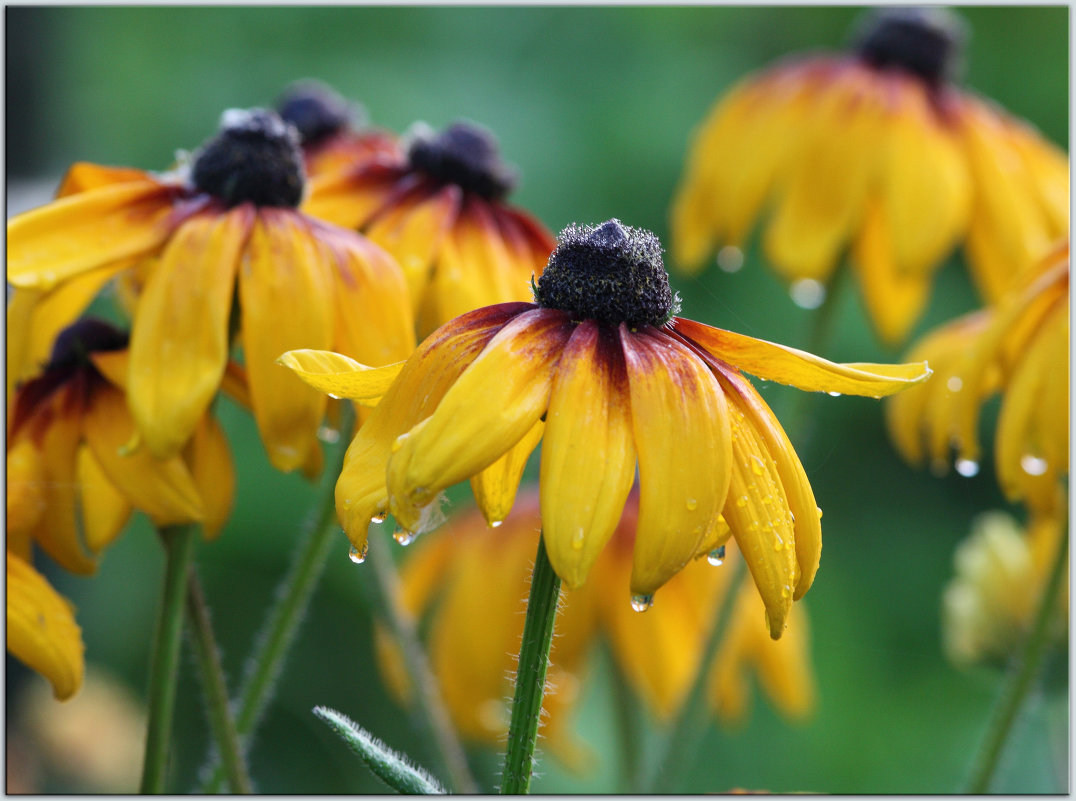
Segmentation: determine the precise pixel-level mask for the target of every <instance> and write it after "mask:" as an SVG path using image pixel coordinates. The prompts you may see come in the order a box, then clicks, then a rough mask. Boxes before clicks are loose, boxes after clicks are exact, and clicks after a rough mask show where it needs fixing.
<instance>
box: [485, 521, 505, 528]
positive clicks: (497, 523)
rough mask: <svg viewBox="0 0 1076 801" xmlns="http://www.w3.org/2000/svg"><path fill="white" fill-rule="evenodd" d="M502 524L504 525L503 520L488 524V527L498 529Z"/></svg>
mask: <svg viewBox="0 0 1076 801" xmlns="http://www.w3.org/2000/svg"><path fill="white" fill-rule="evenodd" d="M503 523H504V521H503V520H494V521H492V522H491V523H490V524H489V527H490V528H500V527H501V525H502V524H503Z"/></svg>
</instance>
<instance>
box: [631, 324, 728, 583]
mask: <svg viewBox="0 0 1076 801" xmlns="http://www.w3.org/2000/svg"><path fill="white" fill-rule="evenodd" d="M619 334H620V344H621V347H622V348H623V352H624V359H625V362H626V364H627V372H628V385H629V387H630V394H631V417H632V431H633V433H634V437H635V447H636V449H637V451H638V458H639V487H640V492H639V525H638V532H637V535H636V539H635V551H634V556H633V563H632V574H631V591H632V593H634V594H641V595H651V594H653V592H654V591H655V590H656V589H658V587H660V586H661V585H662V584H664V583H665V582H666V581H668V580H669V578H671V577H672V576H673V575H674V574H675V573H676V572H677V571H678V570H679V569H680V568H682V567H683V566H684V565H685V564H687V562H688V561H689V560H691V559H692V558H693V557H694V556H695V555H696V554H697V553H698V551H699V547H700V545H701V543H702V542H703V541H705V540H706V538H707V535H708V534H709V532H710V530H711V529H712V528H713V527H715V526H716V525H718V518H719V516H720V514H721V506H722V505H723V504H724V501H725V495H726V493H727V491H728V487H729V469H730V461H731V459H730V445H729V417H728V407H727V405H726V403H725V396H724V393H723V392H722V391H721V388H720V387H719V386H718V384H717V379H716V378H714V375H713V373H711V372H710V370H709V369H708V368H707V367H706V365H705V364H704V363H703V362H702V360H701V359H700V358H699V357H697V356H696V355H695V354H694V353H692V352H691V351H690V350H688V349H687V348H686V347H685V346H684V345H681V344H680V343H679V342H677V341H676V340H674V339H673V338H672V337H671V336H670V335H668V334H667V333H665V332H662V331H659V330H657V329H653V328H649V327H647V328H642V329H639V331H638V332H635V333H632V332H631V331H629V329H628V327H627V325H626V324H624V323H621V325H620V330H619Z"/></svg>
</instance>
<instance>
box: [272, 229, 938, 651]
mask: <svg viewBox="0 0 1076 801" xmlns="http://www.w3.org/2000/svg"><path fill="white" fill-rule="evenodd" d="M534 296H535V300H536V302H535V303H505V304H499V305H495V306H490V307H487V308H483V309H478V310H476V311H474V312H471V313H468V314H465V315H462V316H461V317H458V318H456V319H455V320H453V321H452V322H449V323H447V324H446V325H444V326H442V327H441V328H440V329H438V330H437V331H436V332H435V333H434V334H432V335H431V336H430V337H429V338H428V339H426V341H425V342H423V343H422V345H420V346H419V348H418V350H417V351H416V352H415V353H414V354H413V355H412V356H411V358H410V359H408V360H407V362H406V363H405V364H403V365H394V366H392V367H388V368H383V369H381V370H376V369H373V370H372V369H368V368H363V367H362V366H361V365H354V364H352V365H350V366H349V365H346V364H344V363H342V362H340V361H339V360H336V362H335V366H332V368H331V369H329V366H330V365H333V364H334V363H333V362H332V361H330V360H329V358H326V357H324V355H321V354H317V353H309V352H307V353H303V352H299V353H292V354H285V356H284V357H283V360H282V361H283V362H284V363H285V364H288V365H289V366H291V367H292V368H293V369H296V370H297V372H299V373H300V374H301V375H304V377H305V378H307V380H308V381H310V382H311V383H313V384H314V385H315V386H319V387H320V388H322V389H323V390H325V391H328V392H331V393H333V394H335V395H339V396H341V397H352V398H367V399H369V398H375V397H378V396H380V395H382V394H383V395H384V397H383V398H382V400H381V402H380V403H379V404H378V406H377V408H375V409H374V410H373V412H372V413H371V415H370V418H369V420H368V421H367V422H366V424H365V425H364V426H363V427H362V428H361V429H360V430H359V432H358V434H357V435H356V437H355V439H354V440H353V441H352V443H351V446H350V447H349V449H348V451H347V454H346V457H345V463H344V467H343V471H342V472H341V475H340V480H339V481H338V482H337V485H336V500H337V505H336V508H337V513H338V515H339V517H340V520H341V522H342V524H343V526H344V530H345V532H346V533H347V535H348V536H349V537H350V538H351V541H352V543H353V545H354V547H356V548H357V549H359V550H360V551H361V549H362V548H363V547H365V543H366V533H367V527H368V525H369V522H370V520H371V519H372V518H381V517H382V516H383V515H385V513H386V512H391V513H392V514H393V516H394V517H395V518H396V522H397V523H398V524H399V526H401V527H402V530H401V532H400V538H401V539H403V540H404V541H407V540H409V539H410V538H411V537H412V536H413V534H414V533H416V532H420V531H423V530H425V529H427V528H428V527H429V525H430V523H431V521H433V520H434V519H435V518H436V513H437V509H438V506H439V502H438V495H439V493H440V492H441V490H443V489H444V488H446V487H448V486H450V485H452V484H455V483H456V482H458V481H461V480H463V479H466V478H470V479H471V484H472V487H473V488H474V489H475V495H476V498H477V500H478V504H479V507H480V508H481V509H482V512H483V514H485V516H486V519H487V520H488V521H489V522H490V523H491V524H492V525H497V524H498V523H500V522H501V521H502V520H503V519H504V517H505V516H506V515H507V512H508V510H509V509H510V508H511V506H512V501H513V499H514V497H515V493H516V489H517V487H518V484H519V477H520V473H521V471H522V469H523V464H524V463H525V462H526V460H527V457H528V455H529V454H530V452H531V451H532V450H533V449H534V447H535V446H536V445H537V442H538V440H539V439H540V438H541V437H542V436H543V435H544V437H545V444H544V446H543V448H542V458H541V476H540V478H541V487H542V493H541V509H542V522H543V532H544V538H545V544H546V550H547V552H548V555H549V560H550V562H551V564H552V565H553V568H554V570H555V571H556V572H557V574H558V575H559V576H560V577H561V578H562V579H563V580H564V582H565V583H566V584H567V585H568V587H570V588H578V587H580V586H581V585H582V584H583V582H584V580H585V579H586V577H587V574H588V573H589V571H590V568H591V566H592V565H593V564H594V562H595V560H596V559H597V557H598V554H599V553H600V552H601V550H602V548H603V547H604V546H605V544H606V543H607V542H608V541H609V538H610V537H611V536H612V535H613V532H614V530H615V529H616V525H617V522H618V521H619V519H620V516H621V510H622V509H623V507H624V502H625V499H626V498H627V496H628V492H629V490H630V489H631V486H632V483H633V481H634V480H635V470H636V464H638V469H639V483H640V498H639V525H638V532H637V535H636V539H635V544H634V547H633V563H632V576H631V592H632V594H633V595H634V596H635V599H634V603H635V605H637V606H641V607H643V608H645V607H646V606H647V605H648V604H649V602H650V599H651V597H652V595H653V593H654V591H655V590H657V589H658V588H659V587H660V586H661V585H662V584H664V583H665V582H666V581H668V580H669V579H670V578H671V577H672V576H673V575H674V574H675V573H676V572H677V571H678V570H680V569H681V568H682V567H683V566H684V565H685V564H687V563H688V562H689V561H690V560H691V559H692V558H694V557H695V556H697V555H699V554H700V553H706V552H709V551H710V550H712V549H715V548H717V547H719V546H721V545H722V544H724V542H725V540H727V539H728V537H729V532H730V530H731V534H732V536H734V537H735V538H736V541H737V543H738V544H739V546H740V550H741V552H742V553H743V554H744V558H745V560H746V562H747V565H748V567H749V568H750V570H751V574H752V576H753V577H754V580H755V584H756V586H758V588H759V591H760V592H761V594H762V597H763V600H764V601H765V603H766V613H767V617H768V619H769V623H770V631H771V634H772V636H773V637H774V638H776V637H779V636H780V634H781V631H782V630H783V628H784V623H785V618H786V616H787V614H788V610H789V608H790V606H791V604H792V601H793V599H799V598H801V597H802V596H803V594H804V593H805V592H806V591H807V589H808V588H809V587H810V586H811V582H812V581H813V579H814V574H815V571H816V570H817V568H818V559H819V554H820V552H821V545H822V541H821V527H820V523H819V510H818V507H817V506H816V505H815V500H814V493H813V492H812V491H811V487H810V484H809V483H808V481H807V477H806V474H805V473H804V471H803V467H802V465H801V464H800V461H799V458H798V457H797V456H796V454H795V451H794V450H793V449H792V446H791V444H790V443H789V441H788V438H787V437H786V436H785V433H784V431H783V430H782V429H781V426H780V424H779V423H778V422H777V420H776V418H775V417H774V416H773V413H772V412H771V411H770V409H769V408H768V407H767V406H766V404H765V402H764V401H763V400H762V398H761V397H760V396H759V395H758V393H757V392H756V391H755V389H754V388H753V387H752V386H751V384H750V382H749V381H748V380H747V379H746V378H745V377H744V376H743V375H742V373H741V372H740V371H741V369H742V370H746V371H749V372H751V373H754V374H755V375H757V376H759V377H761V378H765V379H768V380H772V381H779V382H782V383H788V384H792V385H794V386H798V387H800V388H801V389H806V390H824V391H829V392H838V393H846V394H859V395H871V396H881V395H887V394H890V393H893V392H896V391H898V390H900V389H903V388H904V387H906V386H908V385H909V384H912V383H915V382H917V381H921V380H923V379H924V378H926V377H927V375H928V374H929V370H928V369H927V368H926V366H925V365H923V364H907V365H893V366H887V365H870V364H852V365H841V364H834V363H832V362H827V361H825V360H823V359H819V358H818V357H816V356H812V355H810V354H808V353H804V352H802V351H798V350H794V349H792V348H785V347H782V346H780V345H774V344H772V343H769V342H764V341H762V340H757V339H752V338H750V337H745V336H742V335H739V334H734V333H732V332H730V331H723V330H721V329H717V328H711V327H710V326H706V325H703V324H701V323H696V322H692V321H691V320H686V319H683V318H679V317H675V316H673V315H674V312H675V310H676V302H675V298H674V295H673V293H672V291H671V290H670V288H669V282H668V275H667V273H666V272H665V269H664V267H663V265H662V260H661V245H660V243H659V242H658V239H657V237H655V236H654V235H653V234H652V233H650V232H649V231H644V230H641V229H635V228H630V227H627V226H624V225H621V224H620V222H619V221H617V220H610V221H608V222H606V223H604V224H602V225H600V226H596V227H570V228H568V229H566V230H565V231H564V232H563V233H562V234H561V242H560V244H559V245H558V247H557V249H556V250H555V251H554V253H553V255H552V257H551V258H550V261H549V265H548V266H547V267H546V269H545V271H544V272H543V273H542V277H541V278H540V279H539V280H538V283H537V284H536V286H535V294H534ZM330 358H331V355H330ZM392 379H394V380H392ZM389 381H391V385H390V384H389Z"/></svg>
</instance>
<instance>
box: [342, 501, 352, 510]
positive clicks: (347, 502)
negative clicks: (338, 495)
mask: <svg viewBox="0 0 1076 801" xmlns="http://www.w3.org/2000/svg"><path fill="white" fill-rule="evenodd" d="M342 505H343V507H344V508H345V509H350V508H351V498H344V503H343V504H342Z"/></svg>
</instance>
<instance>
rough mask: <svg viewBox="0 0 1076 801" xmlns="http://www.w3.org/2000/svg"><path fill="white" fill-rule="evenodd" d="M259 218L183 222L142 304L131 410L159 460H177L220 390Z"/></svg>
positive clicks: (238, 211)
mask: <svg viewBox="0 0 1076 801" xmlns="http://www.w3.org/2000/svg"><path fill="white" fill-rule="evenodd" d="M76 197H81V195H76ZM253 216H254V212H253V209H252V208H251V207H250V206H249V205H243V206H237V207H236V208H234V209H232V210H231V211H229V212H227V213H225V214H204V215H200V216H197V217H195V218H193V219H190V220H188V221H187V222H185V223H184V224H183V225H182V226H180V228H179V230H177V231H176V234H175V236H174V237H173V238H172V240H171V242H169V244H168V246H167V247H166V248H165V251H164V254H163V255H162V257H161V259H160V262H159V263H158V264H157V265H156V267H155V269H154V271H153V273H152V274H151V275H150V277H149V280H148V281H147V282H146V287H145V291H144V292H143V294H142V297H141V299H140V300H139V302H138V309H137V311H136V312H135V318H134V323H133V326H132V329H131V346H130V373H129V378H128V383H127V391H128V403H129V404H130V407H131V413H132V414H133V415H134V419H135V421H136V422H137V423H138V428H139V430H140V431H141V433H142V436H143V438H144V440H145V442H146V445H147V446H148V447H149V449H150V451H151V452H152V453H153V454H154V455H156V456H158V457H162V458H163V457H169V456H172V455H174V454H175V453H177V452H178V451H179V449H180V448H182V447H183V446H184V445H185V444H186V442H187V440H188V439H190V436H191V434H192V433H193V432H194V428H195V426H197V425H198V421H199V420H200V419H201V418H202V415H203V414H204V413H205V410H206V409H207V408H208V406H209V402H210V401H211V400H212V399H213V396H214V395H215V394H216V392H217V390H218V388H219V387H220V382H221V375H222V374H223V372H224V365H225V363H226V362H227V361H228V348H229V343H228V319H229V317H230V315H231V311H232V290H233V288H234V285H235V274H236V269H237V267H238V264H239V258H240V253H241V252H242V249H243V245H244V243H245V241H246V238H247V235H248V233H249V231H250V227H251V223H252V221H253ZM244 317H246V315H245V314H244ZM283 350H286V348H285V349H282V351H281V352H283ZM279 355H280V353H275V354H273V358H274V359H275V358H276V357H277V356H279Z"/></svg>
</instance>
